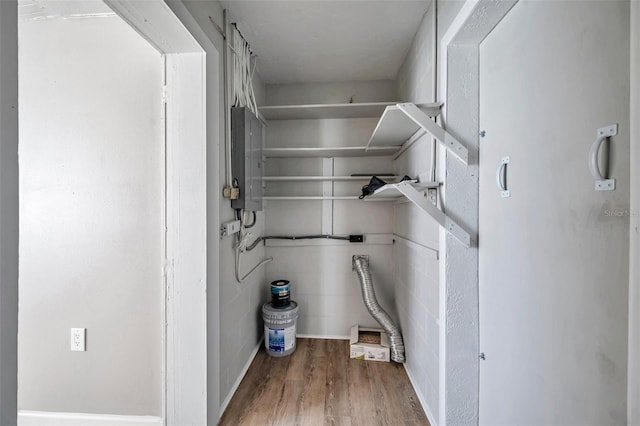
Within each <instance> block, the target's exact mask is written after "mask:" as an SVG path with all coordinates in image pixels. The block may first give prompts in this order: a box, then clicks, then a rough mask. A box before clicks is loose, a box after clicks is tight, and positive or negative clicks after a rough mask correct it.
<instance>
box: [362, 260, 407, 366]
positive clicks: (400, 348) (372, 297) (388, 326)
mask: <svg viewBox="0 0 640 426" xmlns="http://www.w3.org/2000/svg"><path fill="white" fill-rule="evenodd" d="M352 266H353V269H354V270H355V271H356V273H357V274H358V278H359V279H360V289H361V290H362V300H363V301H364V305H365V306H366V307H367V310H368V311H369V313H370V314H371V316H372V317H373V318H374V319H375V320H376V321H378V324H380V326H381V327H382V328H383V329H384V331H385V333H387V336H389V341H390V342H391V359H392V360H393V361H395V362H404V361H405V358H404V342H403V341H402V334H401V333H400V329H399V328H398V326H397V325H396V324H395V323H394V322H393V320H392V319H391V317H390V316H389V314H387V312H385V310H384V309H382V307H381V306H380V304H379V303H378V300H377V299H376V293H375V291H374V289H373V280H372V279H371V272H370V271H369V258H368V257H367V256H362V255H355V256H353V259H352Z"/></svg>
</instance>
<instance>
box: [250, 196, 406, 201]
mask: <svg viewBox="0 0 640 426" xmlns="http://www.w3.org/2000/svg"><path fill="white" fill-rule="evenodd" d="M262 199H263V200H267V201H269V200H271V201H305V200H312V201H313V200H317V201H322V200H343V201H348V200H358V196H357V195H348V196H307V195H303V196H288V195H287V196H271V195H268V196H265V197H262ZM396 200H397V199H396V198H376V199H374V200H370V201H396Z"/></svg>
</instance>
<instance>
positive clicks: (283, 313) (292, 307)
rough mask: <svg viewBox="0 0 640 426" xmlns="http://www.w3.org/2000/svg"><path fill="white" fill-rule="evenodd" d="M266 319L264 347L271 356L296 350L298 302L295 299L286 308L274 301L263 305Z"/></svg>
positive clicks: (263, 316) (282, 354) (264, 318)
mask: <svg viewBox="0 0 640 426" xmlns="http://www.w3.org/2000/svg"><path fill="white" fill-rule="evenodd" d="M262 319H263V320H264V348H265V350H266V351H267V354H269V355H271V356H276V357H279V356H287V355H291V354H292V353H293V351H295V350H296V320H297V319H298V304H297V303H296V302H294V301H293V300H292V301H291V303H290V304H289V306H287V307H286V308H276V307H275V306H273V303H271V302H269V303H265V304H264V305H262Z"/></svg>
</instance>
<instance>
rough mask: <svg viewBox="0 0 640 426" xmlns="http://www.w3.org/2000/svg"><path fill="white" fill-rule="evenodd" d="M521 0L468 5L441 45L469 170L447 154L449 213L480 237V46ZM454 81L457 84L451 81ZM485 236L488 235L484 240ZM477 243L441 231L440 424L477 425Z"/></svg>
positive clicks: (446, 115)
mask: <svg viewBox="0 0 640 426" xmlns="http://www.w3.org/2000/svg"><path fill="white" fill-rule="evenodd" d="M517 1H518V0H504V1H495V0H467V2H466V3H465V4H464V5H463V6H462V8H461V9H460V12H459V13H458V14H457V16H456V18H455V19H454V21H453V22H452V24H451V25H450V27H449V29H448V30H447V32H446V33H445V34H444V36H443V37H442V40H441V41H440V48H439V49H438V51H439V54H438V64H439V71H438V75H439V76H441V79H440V82H439V83H438V98H439V99H441V100H442V101H443V102H444V107H443V110H442V120H443V122H444V123H445V124H446V127H447V131H448V132H450V133H451V134H452V135H453V136H455V137H456V138H457V139H458V140H462V141H465V143H466V146H467V148H468V149H469V165H468V166H465V165H464V164H462V163H461V162H460V161H458V160H457V159H456V158H454V157H452V156H447V155H446V153H445V152H443V151H444V150H440V159H439V161H440V164H445V167H442V168H440V169H441V171H440V179H441V181H443V182H444V191H443V195H442V202H443V204H445V205H446V207H447V214H448V215H450V216H451V217H453V218H454V220H456V221H457V222H458V223H460V224H461V225H462V226H463V227H464V228H465V229H467V230H469V231H470V232H471V233H472V234H475V235H478V217H479V179H478V173H479V144H478V142H479V131H480V129H479V122H480V109H479V99H480V84H479V83H480V73H479V64H480V44H481V43H482V41H483V40H484V39H485V38H486V37H487V36H488V35H489V34H490V33H491V31H493V29H494V28H495V27H496V26H497V25H498V24H499V23H500V21H501V20H502V19H503V18H504V17H505V16H506V14H507V13H508V12H509V11H510V10H511V8H512V7H513V6H514V5H515V4H516V3H517ZM449 82H451V83H449ZM479 238H481V236H479ZM477 243H478V241H476V244H475V245H473V246H472V247H471V248H465V247H463V246H462V245H460V244H459V243H458V242H457V241H456V240H455V239H454V238H452V237H451V236H450V235H449V234H447V233H446V232H445V231H443V230H440V247H441V248H442V249H441V250H442V251H444V253H445V255H444V262H440V283H441V289H440V290H441V291H440V302H439V303H440V312H441V314H440V315H441V317H440V320H441V321H442V323H441V325H440V342H441V343H440V354H439V357H440V362H441V365H440V377H439V379H440V380H439V383H440V384H439V387H440V389H439V397H440V398H439V412H440V418H439V422H438V424H439V425H441V426H444V425H446V424H447V423H449V424H478V422H479V416H478V413H479V406H480V402H479V389H480V327H479V292H478V288H479V287H478V266H479V263H478V252H479V249H478V244H477Z"/></svg>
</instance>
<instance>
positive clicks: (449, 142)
mask: <svg viewBox="0 0 640 426" xmlns="http://www.w3.org/2000/svg"><path fill="white" fill-rule="evenodd" d="M398 108H400V110H401V111H402V112H404V113H405V114H406V115H407V117H409V118H410V119H411V120H412V121H413V122H414V123H416V124H417V125H418V126H420V127H421V128H422V129H423V130H424V131H426V132H427V133H429V134H430V135H431V136H433V137H434V138H436V140H437V141H438V142H440V143H441V144H442V145H443V146H444V147H445V148H447V149H448V150H449V152H451V153H452V154H453V155H455V156H456V157H457V158H458V159H459V160H460V161H462V162H463V163H464V164H467V165H468V164H469V151H468V150H467V147H465V146H464V145H463V144H461V143H460V142H459V141H458V140H457V139H456V138H454V137H453V136H451V134H449V132H447V131H446V130H444V129H443V128H442V127H440V126H439V125H438V124H437V123H436V122H434V121H433V120H431V119H430V118H429V117H428V116H427V115H426V114H425V113H424V112H422V111H421V110H420V108H418V107H417V106H415V104H412V103H404V104H398Z"/></svg>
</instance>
